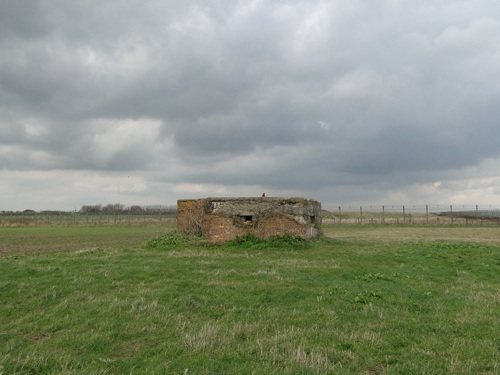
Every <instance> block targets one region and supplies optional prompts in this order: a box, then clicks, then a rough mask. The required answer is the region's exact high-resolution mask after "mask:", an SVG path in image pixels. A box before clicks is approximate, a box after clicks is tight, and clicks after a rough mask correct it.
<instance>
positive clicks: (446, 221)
mask: <svg viewBox="0 0 500 375" xmlns="http://www.w3.org/2000/svg"><path fill="white" fill-rule="evenodd" d="M176 219H177V215H176V213H175V210H170V211H165V212H162V211H159V212H132V211H130V210H129V211H122V212H115V213H104V212H100V213H92V212H81V211H71V212H66V211H42V212H35V211H30V210H28V211H23V212H5V211H2V212H0V227H15V226H26V225H132V224H134V225H142V224H144V225H160V226H163V225H175V223H176ZM322 222H323V224H333V225H352V224H359V225H362V224H407V225H434V224H437V225H498V226H500V206H492V205H390V206H389V205H387V206H385V205H382V206H377V205H362V206H337V207H329V208H327V209H326V210H323V215H322Z"/></svg>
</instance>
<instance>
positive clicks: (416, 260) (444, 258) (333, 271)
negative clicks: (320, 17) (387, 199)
mask: <svg viewBox="0 0 500 375" xmlns="http://www.w3.org/2000/svg"><path fill="white" fill-rule="evenodd" d="M32 229H33V228H16V229H15V230H17V231H18V232H16V233H17V235H18V236H25V238H26V241H25V249H22V248H20V247H16V248H15V249H16V252H15V253H13V252H10V253H3V255H2V256H1V258H0V300H1V301H2V307H1V308H0V373H2V372H3V373H4V374H16V373H17V374H35V373H36V374H81V373H95V374H115V373H127V374H128V373H134V374H151V373H174V374H176V373H178V374H184V373H187V374H213V373H228V374H233V373H238V374H252V373H253V374H297V373H303V374H327V373H335V374H382V373H383V374H405V373H406V374H424V373H426V374H451V373H453V374H496V373H498V372H499V370H500V367H499V366H500V365H499V362H500V358H499V354H498V353H499V348H500V339H499V338H500V329H499V328H498V324H497V320H498V311H499V309H500V294H499V293H500V292H499V290H500V279H499V277H498V275H499V271H500V247H498V246H497V245H491V244H485V243H481V242H477V241H476V242H474V243H472V242H469V241H460V242H455V241H452V240H445V241H439V240H437V241H436V240H435V239H432V240H430V239H429V238H426V239H424V240H418V241H415V240H411V241H405V240H401V239H399V240H397V239H395V240H394V241H388V240H387V237H388V236H389V237H390V235H391V231H394V228H383V229H380V228H377V229H374V230H378V231H380V230H386V232H385V233H386V236H385V237H383V238H384V240H381V239H380V238H382V236H381V237H380V238H379V237H378V236H374V237H370V236H369V232H370V229H369V228H368V229H366V228H364V230H363V232H359V233H360V235H361V237H360V236H358V237H356V238H351V237H349V235H350V233H351V232H350V231H351V230H352V229H350V228H345V229H344V228H339V229H338V228H335V233H336V234H335V235H334V236H333V238H321V239H318V240H315V241H312V242H309V243H307V245H306V246H297V247H293V248H291V249H290V248H280V247H279V246H276V247H272V246H271V247H267V248H266V247H263V248H258V246H257V245H255V243H253V242H252V240H250V239H247V240H246V241H244V242H246V243H247V246H243V247H242V246H236V245H235V244H234V243H233V244H223V245H217V246H212V245H210V246H209V245H207V244H203V243H200V242H196V241H195V240H193V239H186V238H184V239H182V238H181V239H177V240H175V241H177V243H175V244H167V245H166V246H165V244H162V245H152V243H153V242H154V241H155V240H157V241H158V242H161V240H160V239H163V241H165V240H167V239H172V238H173V237H175V236H176V234H175V233H173V232H172V233H170V234H168V235H161V236H158V235H156V234H153V233H152V232H151V231H149V232H147V233H145V236H144V237H145V239H144V241H143V244H148V246H128V245H127V244H126V242H127V241H126V239H125V240H124V243H122V244H120V245H118V244H116V243H113V244H108V247H102V246H95V247H88V246H86V247H85V248H81V249H76V248H75V247H70V248H71V250H70V251H62V250H61V251H59V252H53V253H51V252H48V251H47V252H45V253H40V252H39V251H33V248H35V247H36V246H37V241H36V238H35V237H36V236H31V237H30V233H31V234H33V233H34V232H30V231H31V230H32ZM144 229H146V228H144ZM326 229H327V232H328V228H326ZM492 229H495V228H492ZM9 230H13V229H9ZM109 230H110V231H111V232H112V231H113V228H110V229H109ZM343 230H344V232H342V231H343ZM414 230H416V231H418V230H422V229H420V228H415V229H414ZM51 231H53V233H58V235H62V232H61V229H60V228H55V227H47V228H45V237H44V238H46V240H44V241H47V242H48V241H49V240H48V239H47V238H48V237H50V236H48V235H47V234H48V233H50V232H51ZM6 233H7V232H6V231H5V230H4V229H1V230H0V239H1V240H2V242H4V243H5V242H16V241H17V240H16V238H17V237H16V236H13V235H12V232H8V233H9V234H8V235H6ZM84 233H86V232H85V231H82V236H84V235H83V234H84ZM356 233H358V232H356ZM363 233H366V237H364V238H363V237H362V236H363ZM58 235H54V244H56V243H57V237H58ZM85 235H90V234H89V233H87V234H85ZM136 235H137V234H136ZM135 238H137V237H135ZM80 240H81V241H82V242H84V243H85V238H81V239H80ZM172 241H173V240H172ZM167 242H168V241H167ZM16 243H17V244H18V242H16ZM68 245H69V242H68ZM96 245H99V243H98V242H96ZM111 245H112V246H111ZM256 246H257V247H256ZM44 248H46V249H49V248H50V246H48V244H47V243H44Z"/></svg>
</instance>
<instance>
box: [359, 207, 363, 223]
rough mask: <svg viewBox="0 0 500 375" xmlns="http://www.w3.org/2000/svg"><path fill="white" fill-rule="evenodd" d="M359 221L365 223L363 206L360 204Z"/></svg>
mask: <svg viewBox="0 0 500 375" xmlns="http://www.w3.org/2000/svg"><path fill="white" fill-rule="evenodd" d="M359 223H360V224H363V207H361V206H359Z"/></svg>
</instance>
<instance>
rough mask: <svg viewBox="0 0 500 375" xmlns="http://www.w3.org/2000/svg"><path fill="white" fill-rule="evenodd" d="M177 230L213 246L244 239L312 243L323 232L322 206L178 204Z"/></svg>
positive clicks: (299, 202) (290, 202)
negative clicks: (288, 237)
mask: <svg viewBox="0 0 500 375" xmlns="http://www.w3.org/2000/svg"><path fill="white" fill-rule="evenodd" d="M177 229H178V230H179V231H182V232H196V233H200V234H201V235H202V236H203V237H205V238H207V239H208V240H210V241H212V242H223V241H228V240H232V239H234V238H236V237H237V236H243V235H247V234H250V235H254V236H256V237H259V238H268V237H270V236H274V235H285V234H289V235H291V236H301V237H303V238H306V239H309V238H313V237H316V236H317V235H318V234H319V233H320V232H321V203H320V202H318V201H315V200H312V199H306V198H279V197H253V198H200V199H180V200H178V201H177Z"/></svg>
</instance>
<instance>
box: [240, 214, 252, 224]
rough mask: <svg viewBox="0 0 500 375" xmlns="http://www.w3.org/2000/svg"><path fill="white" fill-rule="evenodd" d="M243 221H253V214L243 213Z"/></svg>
mask: <svg viewBox="0 0 500 375" xmlns="http://www.w3.org/2000/svg"><path fill="white" fill-rule="evenodd" d="M241 221H242V222H244V223H251V222H252V221H253V216H252V215H243V216H241Z"/></svg>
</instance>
